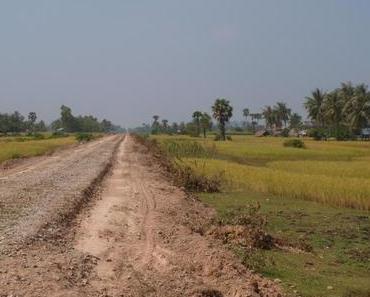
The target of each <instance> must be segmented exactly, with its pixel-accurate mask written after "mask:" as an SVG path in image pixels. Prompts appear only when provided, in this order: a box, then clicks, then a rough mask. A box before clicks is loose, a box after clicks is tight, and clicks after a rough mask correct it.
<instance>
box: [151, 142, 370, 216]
mask: <svg viewBox="0 0 370 297" xmlns="http://www.w3.org/2000/svg"><path fill="white" fill-rule="evenodd" d="M157 139H158V140H159V142H160V143H161V144H162V147H163V148H164V149H165V150H167V151H168V152H169V153H172V151H176V157H178V158H181V159H182V160H183V161H184V164H187V165H190V166H191V167H192V168H193V169H194V170H195V171H197V172H198V173H201V174H205V175H209V176H212V175H218V174H219V173H223V174H224V176H225V185H224V186H225V189H227V190H252V191H255V192H262V193H270V194H274V195H280V196H286V197H291V198H297V199H306V200H313V201H317V202H321V203H325V204H330V205H334V206H344V207H351V208H356V209H364V210H370V180H369V177H370V142H359V141H347V142H338V141H326V142H325V141H314V140H311V139H306V140H305V145H306V149H297V148H287V147H284V146H283V142H284V139H283V138H274V137H266V138H257V137H252V136H234V137H233V140H232V141H227V142H215V141H213V140H212V139H210V138H207V139H196V138H189V137H158V138H157ZM174 144H176V145H174ZM199 147H200V148H203V151H202V149H200V148H199ZM169 148H172V150H171V149H169ZM195 151H196V154H195V153H194V152H195Z"/></svg>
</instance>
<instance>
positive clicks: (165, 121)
mask: <svg viewBox="0 0 370 297" xmlns="http://www.w3.org/2000/svg"><path fill="white" fill-rule="evenodd" d="M162 127H163V131H164V132H167V130H168V120H166V119H163V120H162Z"/></svg>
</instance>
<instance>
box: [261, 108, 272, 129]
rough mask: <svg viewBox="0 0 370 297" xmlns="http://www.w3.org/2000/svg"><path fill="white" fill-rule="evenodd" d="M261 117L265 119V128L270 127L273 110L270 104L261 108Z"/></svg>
mask: <svg viewBox="0 0 370 297" xmlns="http://www.w3.org/2000/svg"><path fill="white" fill-rule="evenodd" d="M262 117H263V118H264V119H265V122H266V128H267V129H272V127H273V125H274V121H275V119H274V117H275V115H274V110H273V109H272V107H271V106H269V105H266V106H265V107H264V109H263V110H262Z"/></svg>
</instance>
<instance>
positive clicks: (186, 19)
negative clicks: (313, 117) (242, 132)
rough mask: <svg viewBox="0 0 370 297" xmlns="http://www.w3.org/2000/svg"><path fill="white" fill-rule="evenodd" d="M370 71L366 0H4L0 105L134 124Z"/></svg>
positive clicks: (365, 78) (272, 97)
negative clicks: (63, 110)
mask: <svg viewBox="0 0 370 297" xmlns="http://www.w3.org/2000/svg"><path fill="white" fill-rule="evenodd" d="M369 79H370V1H367V0H336V1H335V0H305V1H303V0H274V1H273V0H270V1H267V0H255V1H249V0H241V1H238V0H228V1H226V0H225V1H220V0H207V1H206V0H186V1H185V0H182V1H180V0H156V1H155V0H150V1H149V0H147V1H144V0H143V1H140V0H137V1H134V0H132V1H124V0H104V1H103V0H99V1H98V0H95V1H93V0H60V1H57V0H43V1H42V0H32V1H29V0H24V1H20V0H0V112H9V111H13V110H15V109H17V110H19V111H21V112H23V113H26V112H28V111H30V110H34V111H36V112H38V114H39V116H40V117H41V118H44V119H46V120H47V121H50V120H52V119H55V118H56V117H57V116H58V113H59V106H60V105H61V104H66V105H69V106H70V107H72V109H73V110H74V112H75V113H76V114H79V113H83V114H86V113H92V114H96V115H98V116H99V117H100V118H103V117H106V118H109V119H111V120H113V121H114V122H116V123H119V124H122V125H124V126H133V125H140V124H141V123H142V122H144V121H150V120H151V116H152V115H153V114H159V115H161V116H162V117H165V118H167V119H169V120H170V121H174V120H177V121H180V120H187V119H189V118H190V114H191V112H192V111H193V110H195V109H200V110H204V111H208V110H210V106H211V105H212V102H213V101H214V99H215V98H216V97H219V96H222V97H227V98H230V100H231V102H232V104H233V106H234V108H235V119H240V118H241V110H242V109H243V108H244V107H249V108H250V109H251V111H258V110H259V108H260V107H262V106H264V105H266V104H273V103H274V102H276V101H277V100H283V101H286V102H287V103H288V104H289V105H290V106H291V107H292V108H293V109H294V110H296V111H299V112H303V108H302V102H303V98H304V96H306V95H307V94H308V93H309V92H310V91H311V90H312V89H314V88H316V87H320V88H323V89H332V88H335V87H336V86H337V85H338V84H339V83H340V82H341V81H348V80H351V81H353V82H365V83H369Z"/></svg>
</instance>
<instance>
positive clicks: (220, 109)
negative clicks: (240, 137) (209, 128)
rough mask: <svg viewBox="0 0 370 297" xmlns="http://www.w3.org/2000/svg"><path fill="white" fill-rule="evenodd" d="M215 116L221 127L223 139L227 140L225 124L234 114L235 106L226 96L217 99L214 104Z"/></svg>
mask: <svg viewBox="0 0 370 297" xmlns="http://www.w3.org/2000/svg"><path fill="white" fill-rule="evenodd" d="M212 112H213V117H214V118H215V119H216V120H217V121H218V123H219V127H220V136H221V140H226V131H225V125H226V123H228V122H229V120H230V118H231V117H232V116H233V108H232V106H231V105H230V101H229V100H226V99H224V98H219V99H216V101H215V103H214V105H213V106H212Z"/></svg>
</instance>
